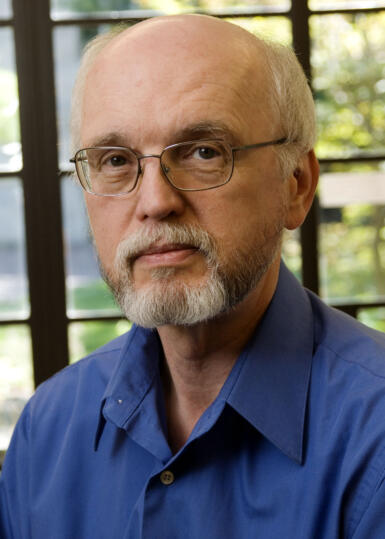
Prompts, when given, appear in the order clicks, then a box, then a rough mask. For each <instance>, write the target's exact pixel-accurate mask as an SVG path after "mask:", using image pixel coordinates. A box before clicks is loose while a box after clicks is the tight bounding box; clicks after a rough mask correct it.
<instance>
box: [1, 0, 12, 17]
mask: <svg viewBox="0 0 385 539" xmlns="http://www.w3.org/2000/svg"><path fill="white" fill-rule="evenodd" d="M11 15H12V8H11V1H10V0H0V17H1V18H4V19H7V18H9V17H11Z"/></svg>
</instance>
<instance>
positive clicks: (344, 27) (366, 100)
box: [311, 13, 385, 157]
mask: <svg viewBox="0 0 385 539" xmlns="http://www.w3.org/2000/svg"><path fill="white" fill-rule="evenodd" d="M384 28H385V13H376V14H371V15H368V14H366V15H364V14H356V15H353V14H352V15H324V16H314V17H312V18H311V35H312V40H313V49H312V50H313V54H312V67H313V86H314V92H315V98H316V104H317V115H318V126H319V142H318V146H317V150H318V155H319V156H322V157H332V156H339V155H349V154H352V153H357V152H363V151H365V152H369V153H371V152H380V151H383V150H384V130H385V107H384V97H385V67H384V60H385V52H384V51H385V32H384V31H383V29H384Z"/></svg>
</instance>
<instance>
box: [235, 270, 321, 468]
mask: <svg viewBox="0 0 385 539" xmlns="http://www.w3.org/2000/svg"><path fill="white" fill-rule="evenodd" d="M313 325H314V324H313V313H312V308H311V304H310V300H309V298H308V296H307V293H306V292H305V290H304V289H303V288H302V287H301V285H300V284H299V283H298V281H297V280H296V278H295V277H294V276H293V275H292V274H291V273H290V272H289V271H288V270H287V268H286V267H285V266H284V264H283V263H282V264H281V268H280V276H279V281H278V286H277V288H276V291H275V294H274V296H273V299H272V301H271V303H270V305H269V307H268V309H267V311H266V312H265V315H264V317H263V319H262V320H261V322H260V324H259V325H258V327H257V328H256V331H255V333H254V335H253V337H252V339H251V341H250V343H249V346H248V350H247V357H246V359H245V360H244V362H243V365H242V368H241V371H240V374H239V376H238V378H237V380H236V382H235V383H234V384H233V386H232V388H231V390H230V393H229V395H228V397H227V402H228V403H229V404H230V405H231V406H232V407H233V408H234V409H235V410H236V411H237V412H238V413H239V414H241V415H242V416H243V417H244V418H245V419H247V421H249V423H251V424H252V425H253V426H254V427H255V428H256V429H258V430H259V431H260V432H261V433H262V434H263V435H264V436H265V437H266V438H268V439H269V440H270V441H271V442H272V443H273V444H274V445H276V446H277V447H278V448H279V449H280V450H281V451H282V452H283V453H285V454H286V455H287V456H289V457H290V458H292V459H294V460H296V461H297V462H299V463H301V462H302V455H303V435H304V422H305V411H306V402H307V394H308V387H309V381H310V372H311V361H312V357H313V345H314V343H313V333H314V330H313Z"/></svg>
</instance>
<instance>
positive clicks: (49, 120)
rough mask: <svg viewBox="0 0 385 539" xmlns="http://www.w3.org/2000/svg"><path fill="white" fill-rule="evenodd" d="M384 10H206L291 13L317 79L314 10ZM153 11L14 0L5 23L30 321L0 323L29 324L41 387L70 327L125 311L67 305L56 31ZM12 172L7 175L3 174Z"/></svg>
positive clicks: (309, 235) (304, 236)
mask: <svg viewBox="0 0 385 539" xmlns="http://www.w3.org/2000/svg"><path fill="white" fill-rule="evenodd" d="M384 10H385V7H366V8H357V7H354V6H352V7H345V8H335V9H325V10H310V9H309V8H308V6H307V0H292V6H291V8H290V9H289V10H284V9H275V8H274V9H273V8H270V9H268V8H258V7H256V8H255V9H251V8H248V9H247V10H246V9H240V8H238V9H228V10H227V11H225V10H221V11H220V12H219V11H217V12H210V11H206V12H205V13H208V14H213V15H216V16H218V17H220V18H230V17H231V18H237V17H253V16H261V17H265V16H268V17H271V16H286V17H287V18H288V19H289V20H290V21H291V24H292V36H293V47H294V49H295V51H296V53H297V54H298V57H299V59H300V61H301V63H302V65H303V68H304V70H305V73H306V74H307V76H308V77H309V80H311V68H310V32H309V19H310V17H311V16H312V15H326V14H350V13H353V14H357V13H375V12H381V11H384ZM158 14H159V13H156V12H149V11H125V12H119V13H116V12H112V13H92V14H86V15H75V14H74V15H71V16H67V17H64V16H63V17H56V18H55V19H52V18H51V13H50V1H49V0H34V1H33V2H24V1H23V0H13V15H12V17H11V18H9V19H2V20H0V27H11V28H13V31H14V40H15V56H16V69H17V78H18V87H19V103H20V130H21V143H22V152H23V167H22V170H21V171H15V172H14V173H11V174H12V176H16V175H17V176H19V177H21V179H22V183H23V189H24V201H25V231H26V255H27V256H26V258H27V267H28V270H27V271H28V281H29V292H30V306H31V313H30V316H29V318H27V319H23V320H20V319H7V320H0V324H1V325H12V324H27V325H28V326H29V327H30V330H31V339H32V356H33V370H34V382H35V385H36V386H37V385H38V384H40V383H41V382H43V381H44V380H45V379H47V378H49V377H50V376H52V375H53V374H54V373H55V372H57V371H58V370H60V369H62V368H63V367H65V366H66V365H68V363H69V346H68V326H69V324H70V323H73V322H84V321H91V320H98V321H100V320H109V321H111V320H119V319H120V317H119V316H108V315H106V316H99V315H98V314H96V313H95V316H87V317H79V318H72V317H71V318H70V317H69V316H68V315H67V309H66V290H65V263H64V250H63V239H62V238H63V224H62V204H61V191H60V180H61V178H62V176H63V175H64V174H65V173H66V171H63V170H59V164H58V163H59V159H58V151H57V147H58V145H57V140H58V133H57V120H56V102H55V73H54V60H53V31H54V28H56V27H60V26H66V25H79V26H81V25H85V26H87V25H95V24H105V23H107V24H111V23H118V22H138V21H140V20H143V19H146V18H148V17H151V16H154V15H158ZM384 159H385V156H384V155H380V154H378V155H374V156H370V157H367V156H364V157H358V156H357V157H354V158H349V159H343V158H336V159H320V163H321V165H322V164H325V165H326V164H332V163H347V162H370V161H371V162H379V161H383V160H384ZM11 174H10V173H8V172H7V173H5V172H1V173H0V181H1V179H2V178H6V177H9V176H10V175H11ZM319 219H320V218H319V208H318V201H317V199H316V200H315V201H314V204H313V206H312V209H311V211H310V213H309V215H308V217H307V219H306V221H305V223H304V225H303V226H302V227H301V229H300V241H301V246H302V282H303V284H304V286H306V287H307V288H309V289H311V290H313V291H314V292H316V293H318V291H319V284H320V283H319V255H318V234H317V230H318V227H319ZM379 306H385V301H380V300H379V301H374V302H370V303H347V304H343V305H341V304H340V305H337V307H338V308H339V309H341V310H343V311H345V312H347V313H349V314H350V315H352V316H357V313H358V311H359V310H360V309H364V308H370V307H379Z"/></svg>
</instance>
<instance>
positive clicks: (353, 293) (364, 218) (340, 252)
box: [319, 163, 385, 303]
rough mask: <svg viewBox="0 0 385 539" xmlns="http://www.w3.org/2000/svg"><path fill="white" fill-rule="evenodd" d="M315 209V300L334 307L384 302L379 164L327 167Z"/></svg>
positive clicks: (383, 185)
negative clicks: (317, 215)
mask: <svg viewBox="0 0 385 539" xmlns="http://www.w3.org/2000/svg"><path fill="white" fill-rule="evenodd" d="M347 171H348V172H347ZM320 206H321V226H320V230H319V233H320V255H321V258H320V265H321V267H320V274H321V295H322V296H323V297H325V298H326V299H327V300H328V301H330V302H334V303H340V302H349V301H372V300H374V299H378V298H385V163H382V164H378V165H374V164H368V163H367V164H364V163H361V164H356V165H350V166H349V165H347V164H345V165H343V164H340V165H334V166H329V167H328V169H326V170H325V172H324V173H323V174H322V175H321V183H320Z"/></svg>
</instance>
